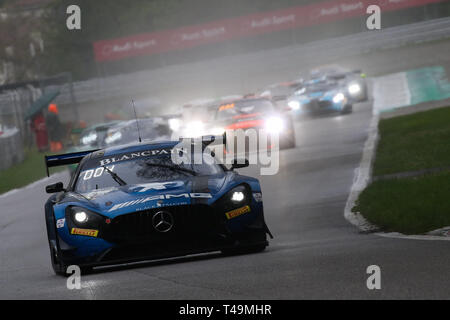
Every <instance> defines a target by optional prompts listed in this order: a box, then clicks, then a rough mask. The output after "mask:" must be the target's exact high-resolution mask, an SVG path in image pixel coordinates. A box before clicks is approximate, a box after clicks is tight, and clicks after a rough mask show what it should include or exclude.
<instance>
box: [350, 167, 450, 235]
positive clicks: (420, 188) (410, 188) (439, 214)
mask: <svg viewBox="0 0 450 320" xmlns="http://www.w3.org/2000/svg"><path fill="white" fill-rule="evenodd" d="M449 197H450V172H445V173H444V172H443V173H439V174H434V175H428V176H422V177H415V178H407V179H392V180H380V181H375V182H374V183H372V184H371V185H370V186H368V187H367V188H366V189H365V190H364V191H363V192H362V193H361V194H360V195H359V198H358V200H357V202H356V206H355V207H354V208H353V211H355V212H360V213H361V214H362V215H363V216H364V217H365V218H366V219H367V220H368V221H370V222H371V223H373V224H375V225H377V226H379V227H380V228H381V229H382V230H383V231H388V232H390V231H397V232H401V233H404V234H422V233H425V232H428V231H431V230H435V229H439V228H442V227H445V226H450V201H449V200H448V199H449Z"/></svg>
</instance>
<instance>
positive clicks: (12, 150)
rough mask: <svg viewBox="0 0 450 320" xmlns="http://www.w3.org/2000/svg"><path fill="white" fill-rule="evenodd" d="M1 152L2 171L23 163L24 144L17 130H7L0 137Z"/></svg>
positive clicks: (0, 165)
mask: <svg viewBox="0 0 450 320" xmlns="http://www.w3.org/2000/svg"><path fill="white" fill-rule="evenodd" d="M0 150H1V152H0V170H4V169H7V168H9V167H11V166H12V165H13V164H16V163H20V162H22V161H23V159H24V153H23V142H22V137H21V135H20V131H19V130H18V129H17V128H14V129H7V130H5V131H4V132H3V133H2V134H1V135H0Z"/></svg>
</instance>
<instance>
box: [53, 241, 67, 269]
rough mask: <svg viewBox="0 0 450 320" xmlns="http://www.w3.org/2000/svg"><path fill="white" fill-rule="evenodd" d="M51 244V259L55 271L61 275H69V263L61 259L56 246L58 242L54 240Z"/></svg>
mask: <svg viewBox="0 0 450 320" xmlns="http://www.w3.org/2000/svg"><path fill="white" fill-rule="evenodd" d="M49 246H50V260H51V262H52V268H53V271H54V272H55V273H56V274H57V275H59V276H64V277H67V276H69V275H68V274H67V265H66V264H65V263H64V262H63V261H62V260H61V259H60V257H59V253H58V248H57V247H56V243H53V241H49Z"/></svg>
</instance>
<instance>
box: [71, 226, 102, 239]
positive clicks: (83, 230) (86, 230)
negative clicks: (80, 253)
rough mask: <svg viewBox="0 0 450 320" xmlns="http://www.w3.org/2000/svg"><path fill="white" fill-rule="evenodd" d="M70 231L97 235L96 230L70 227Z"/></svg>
mask: <svg viewBox="0 0 450 320" xmlns="http://www.w3.org/2000/svg"><path fill="white" fill-rule="evenodd" d="M70 233H71V234H76V235H79V236H88V237H97V235H98V230H93V229H78V228H72V231H71V232H70Z"/></svg>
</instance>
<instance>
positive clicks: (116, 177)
mask: <svg viewBox="0 0 450 320" xmlns="http://www.w3.org/2000/svg"><path fill="white" fill-rule="evenodd" d="M102 167H103V168H104V169H105V170H106V172H108V173H109V174H110V175H111V177H112V178H113V179H114V181H115V182H117V183H118V184H119V185H121V186H125V185H126V184H127V183H126V182H125V181H123V179H122V178H120V177H119V176H118V175H117V173H115V172H112V171H111V170H110V169H108V168H107V167H106V166H102Z"/></svg>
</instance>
